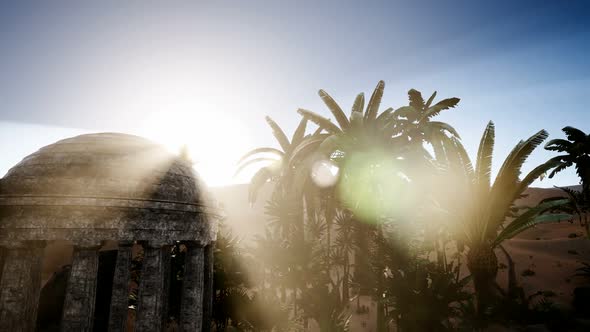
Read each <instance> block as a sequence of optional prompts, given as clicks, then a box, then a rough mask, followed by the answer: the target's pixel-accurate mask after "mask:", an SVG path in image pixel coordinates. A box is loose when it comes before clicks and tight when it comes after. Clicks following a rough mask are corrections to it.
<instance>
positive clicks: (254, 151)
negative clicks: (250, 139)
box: [236, 148, 285, 165]
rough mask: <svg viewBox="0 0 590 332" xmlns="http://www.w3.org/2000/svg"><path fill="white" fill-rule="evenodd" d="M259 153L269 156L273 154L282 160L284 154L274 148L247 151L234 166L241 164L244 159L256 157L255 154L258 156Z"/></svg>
mask: <svg viewBox="0 0 590 332" xmlns="http://www.w3.org/2000/svg"><path fill="white" fill-rule="evenodd" d="M260 153H269V154H273V155H276V156H277V157H279V158H282V157H283V155H284V154H285V153H284V152H283V151H281V150H279V149H275V148H256V149H253V150H250V151H248V152H247V153H246V154H244V155H243V156H242V157H241V158H240V160H238V162H237V163H236V164H238V165H239V164H241V163H242V162H244V161H245V160H246V159H248V158H250V157H252V156H254V155H256V154H260Z"/></svg>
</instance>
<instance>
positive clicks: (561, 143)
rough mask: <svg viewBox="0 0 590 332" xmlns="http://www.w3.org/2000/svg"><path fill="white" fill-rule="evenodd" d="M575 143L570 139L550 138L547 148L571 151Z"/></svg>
mask: <svg viewBox="0 0 590 332" xmlns="http://www.w3.org/2000/svg"><path fill="white" fill-rule="evenodd" d="M573 145H574V144H573V143H572V142H570V141H568V140H565V139H561V138H556V139H552V140H550V141H549V142H547V144H545V150H549V151H557V152H565V151H569V150H570V149H571V148H572V147H573Z"/></svg>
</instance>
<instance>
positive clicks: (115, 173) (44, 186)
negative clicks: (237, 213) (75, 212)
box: [2, 133, 201, 203]
mask: <svg viewBox="0 0 590 332" xmlns="http://www.w3.org/2000/svg"><path fill="white" fill-rule="evenodd" d="M97 179H99V181H97ZM2 181H3V183H5V184H6V188H3V189H2V195H19V196H23V195H33V196H53V195H58V196H61V195H64V193H67V194H68V195H71V196H78V197H113V198H144V199H156V200H166V201H178V202H185V203H198V202H199V201H200V200H201V196H200V188H199V186H198V185H197V180H196V177H195V176H194V172H193V170H192V167H191V165H190V164H189V163H188V162H186V161H184V160H182V159H180V158H177V157H176V156H174V155H172V154H171V153H169V152H168V151H167V150H166V149H165V148H163V147H161V146H159V145H157V144H155V143H153V142H151V141H149V140H146V139H143V138H141V137H137V136H132V135H125V134H114V133H102V134H89V135H81V136H77V137H72V138H68V139H65V140H61V141H59V142H56V143H54V144H52V145H48V146H46V147H44V148H41V149H40V150H39V151H37V152H35V153H33V154H32V155H30V156H28V157H26V158H25V159H23V160H22V161H21V162H20V163H19V164H17V165H16V166H15V167H13V168H12V169H10V170H9V171H8V173H7V174H6V176H5V177H4V178H3V180H2Z"/></svg>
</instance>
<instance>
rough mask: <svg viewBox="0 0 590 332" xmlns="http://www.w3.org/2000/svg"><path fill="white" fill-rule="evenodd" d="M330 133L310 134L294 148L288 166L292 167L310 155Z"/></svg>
mask: <svg viewBox="0 0 590 332" xmlns="http://www.w3.org/2000/svg"><path fill="white" fill-rule="evenodd" d="M330 136H331V135H330V134H318V135H316V136H310V137H308V138H306V139H304V140H303V142H301V143H300V144H299V145H297V146H296V147H295V149H293V152H292V153H291V158H290V159H289V161H288V164H287V165H288V168H292V167H294V166H295V164H296V163H297V162H299V161H302V160H304V159H305V158H306V157H308V156H309V154H310V153H311V152H314V151H315V149H316V148H318V147H319V146H320V144H321V143H322V142H323V141H324V140H325V139H326V138H328V137H330Z"/></svg>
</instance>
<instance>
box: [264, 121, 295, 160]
mask: <svg viewBox="0 0 590 332" xmlns="http://www.w3.org/2000/svg"><path fill="white" fill-rule="evenodd" d="M266 123H268V125H269V126H270V128H271V129H272V134H273V135H274V137H275V138H276V139H277V141H278V142H279V145H280V146H281V148H282V149H283V151H285V152H288V151H289V150H290V149H291V143H289V139H288V138H287V135H285V132H284V131H283V129H281V127H279V125H278V124H277V123H276V122H275V121H274V120H273V119H272V118H271V117H270V116H266Z"/></svg>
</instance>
